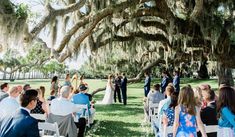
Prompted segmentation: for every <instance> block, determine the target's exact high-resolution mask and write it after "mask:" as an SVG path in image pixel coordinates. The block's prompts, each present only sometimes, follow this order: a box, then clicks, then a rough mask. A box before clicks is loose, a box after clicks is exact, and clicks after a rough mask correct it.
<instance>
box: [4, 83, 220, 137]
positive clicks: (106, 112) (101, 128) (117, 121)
mask: <svg viewBox="0 0 235 137" xmlns="http://www.w3.org/2000/svg"><path fill="white" fill-rule="evenodd" d="M2 82H3V81H1V82H0V83H2ZM7 82H9V81H7ZM86 82H87V83H88V85H89V92H91V91H93V90H94V89H97V88H100V87H105V85H106V80H86ZM9 83H10V87H12V86H13V85H24V84H25V83H29V84H30V85H31V87H32V88H38V87H39V86H41V85H43V86H45V87H46V96H48V95H49V89H50V80H48V79H45V80H16V81H14V82H9ZM61 83H63V81H62V82H61ZM153 83H160V79H155V80H153V82H152V84H153ZM181 83H182V84H181V87H182V86H183V85H186V84H190V85H192V87H195V86H198V85H200V84H202V83H208V84H210V85H211V86H212V88H214V89H217V88H218V86H217V80H192V79H181ZM143 84H144V83H143V82H140V83H134V84H129V85H128V89H127V96H128V100H127V105H126V106H124V105H123V104H120V103H116V104H112V105H95V108H96V115H95V124H94V125H93V126H92V127H91V128H90V129H88V130H87V132H86V136H92V137H93V136H100V137H111V136H119V137H130V136H154V135H153V133H151V129H150V125H148V124H146V123H144V113H143V103H142V99H143V96H144V91H143ZM103 96H104V92H99V93H97V94H95V96H94V100H95V101H101V100H102V98H103Z"/></svg>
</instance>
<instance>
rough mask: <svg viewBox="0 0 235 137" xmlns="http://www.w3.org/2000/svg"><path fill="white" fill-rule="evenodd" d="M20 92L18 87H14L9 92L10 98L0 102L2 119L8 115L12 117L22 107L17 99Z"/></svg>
mask: <svg viewBox="0 0 235 137" xmlns="http://www.w3.org/2000/svg"><path fill="white" fill-rule="evenodd" d="M19 94H20V91H19V90H18V87H12V88H11V90H10V91H9V95H10V96H9V97H6V98H4V99H3V100H2V101H1V102H0V108H1V109H0V119H1V118H4V117H5V116H7V115H12V114H14V113H15V111H16V109H18V108H19V107H20V105H19V103H18V102H17V97H18V96H19Z"/></svg>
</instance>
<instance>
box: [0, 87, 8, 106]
mask: <svg viewBox="0 0 235 137" xmlns="http://www.w3.org/2000/svg"><path fill="white" fill-rule="evenodd" d="M0 88H1V90H0V102H1V101H2V100H3V99H4V98H6V97H8V96H9V94H8V93H7V92H8V90H9V85H8V83H3V84H2V85H1V86H0Z"/></svg>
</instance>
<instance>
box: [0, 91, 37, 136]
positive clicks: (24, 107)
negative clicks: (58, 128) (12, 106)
mask: <svg viewBox="0 0 235 137" xmlns="http://www.w3.org/2000/svg"><path fill="white" fill-rule="evenodd" d="M37 95H38V92H37V91H36V90H34V89H30V90H26V91H25V92H23V93H22V94H21V95H20V105H21V108H19V109H17V110H16V113H14V115H13V116H8V117H5V118H4V119H1V120H0V123H1V124H0V137H39V130H38V122H37V120H36V119H34V118H33V117H31V116H30V114H29V112H30V110H32V109H34V108H35V106H36V104H37V101H36V100H37Z"/></svg>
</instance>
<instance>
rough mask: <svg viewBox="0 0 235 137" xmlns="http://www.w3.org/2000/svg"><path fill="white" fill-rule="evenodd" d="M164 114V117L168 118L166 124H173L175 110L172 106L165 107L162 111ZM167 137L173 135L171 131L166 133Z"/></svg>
mask: <svg viewBox="0 0 235 137" xmlns="http://www.w3.org/2000/svg"><path fill="white" fill-rule="evenodd" d="M164 114H165V115H166V117H167V119H168V123H167V126H173V124H174V118H175V110H174V109H173V108H167V109H166V110H165V111H164ZM167 137H173V133H169V134H167Z"/></svg>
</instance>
